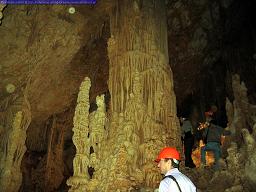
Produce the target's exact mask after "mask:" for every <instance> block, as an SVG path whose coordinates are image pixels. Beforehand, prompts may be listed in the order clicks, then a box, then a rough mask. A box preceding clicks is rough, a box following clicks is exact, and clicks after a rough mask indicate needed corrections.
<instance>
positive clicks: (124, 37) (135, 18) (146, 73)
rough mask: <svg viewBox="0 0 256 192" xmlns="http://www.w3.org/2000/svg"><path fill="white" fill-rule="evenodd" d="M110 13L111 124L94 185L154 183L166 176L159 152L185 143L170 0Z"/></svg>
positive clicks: (123, 187) (119, 187) (127, 4)
mask: <svg viewBox="0 0 256 192" xmlns="http://www.w3.org/2000/svg"><path fill="white" fill-rule="evenodd" d="M110 18H111V23H110V29H111V38H110V39H109V41H108V56H109V60H110V64H109V81H108V85H109V91H110V95H111V103H110V112H109V113H110V115H109V118H110V119H109V125H106V127H109V128H108V133H107V139H106V140H104V141H103V143H102V144H101V146H102V147H101V148H100V149H99V151H97V152H96V154H94V155H93V156H95V159H98V160H99V162H101V163H100V164H99V166H97V167H95V172H94V174H93V179H92V180H91V181H90V183H89V186H88V190H89V191H97V190H100V191H128V190H129V189H135V188H136V187H139V186H143V187H149V188H154V187H156V186H157V185H158V182H159V181H160V177H161V176H160V174H159V172H158V170H157V167H156V165H155V164H154V163H153V160H154V159H155V157H156V155H157V153H158V151H159V150H160V149H161V148H162V147H164V146H166V145H169V146H175V147H180V140H179V138H180V136H179V131H178V130H179V127H178V126H179V125H178V123H177V122H178V120H177V117H176V98H175V94H174V92H173V80H172V72H171V70H170V67H169V65H168V62H169V61H168V51H167V26H166V20H165V18H166V15H165V4H164V1H162V0H161V1H155V2H152V1H143V3H142V1H128V0H125V1H122V2H121V1H119V2H118V3H117V4H116V6H115V8H114V9H113V11H112V13H111V16H110ZM96 113H97V112H96ZM97 154H98V155H97Z"/></svg>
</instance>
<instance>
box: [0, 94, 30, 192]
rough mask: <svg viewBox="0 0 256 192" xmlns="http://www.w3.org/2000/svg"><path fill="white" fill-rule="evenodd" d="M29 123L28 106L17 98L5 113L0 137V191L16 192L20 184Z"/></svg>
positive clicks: (22, 99)
mask: <svg viewBox="0 0 256 192" xmlns="http://www.w3.org/2000/svg"><path fill="white" fill-rule="evenodd" d="M30 122H31V112H30V105H29V103H28V101H27V99H26V97H25V96H24V98H23V97H22V98H18V99H17V100H16V103H15V104H13V105H12V106H9V108H8V110H6V112H5V117H4V118H3V119H2V121H1V123H3V127H2V128H3V130H1V131H2V134H1V135H0V142H1V143H0V144H1V145H0V146H1V148H0V191H8V192H9V191H10V192H16V191H18V190H19V188H20V185H21V182H22V173H21V170H20V166H21V160H22V158H23V155H24V153H25V152H26V146H25V141H26V131H27V128H28V126H29V124H30Z"/></svg>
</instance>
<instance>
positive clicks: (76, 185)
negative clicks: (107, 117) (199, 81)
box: [67, 77, 91, 192]
mask: <svg viewBox="0 0 256 192" xmlns="http://www.w3.org/2000/svg"><path fill="white" fill-rule="evenodd" d="M90 87H91V81H90V79H89V78H88V77H86V78H85V79H84V81H83V82H82V84H81V86H80V91H79V94H78V98H77V106H76V110H75V116H74V127H73V132H74V134H73V137H72V140H73V143H74V145H75V146H76V155H75V157H74V160H73V167H74V175H73V176H72V177H70V178H69V179H68V180H67V184H68V185H69V186H71V188H70V189H69V191H70V192H73V191H74V192H79V191H86V186H87V183H88V179H89V174H88V170H87V166H88V165H89V163H90V162H89V154H90V145H89V139H88V137H87V136H88V132H89V119H88V118H89V107H90V103H89V90H90Z"/></svg>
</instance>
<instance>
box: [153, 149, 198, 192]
mask: <svg viewBox="0 0 256 192" xmlns="http://www.w3.org/2000/svg"><path fill="white" fill-rule="evenodd" d="M155 162H157V163H158V168H159V169H160V172H161V174H163V175H164V178H163V179H162V181H161V182H160V185H159V190H158V191H159V192H196V187H195V185H194V184H193V182H192V181H191V180H190V179H189V178H188V177H187V176H186V175H184V174H182V173H181V172H180V171H179V163H180V154H179V152H178V151H177V149H176V148H173V147H165V148H163V149H162V150H161V151H160V153H159V155H158V157H157V159H156V160H155Z"/></svg>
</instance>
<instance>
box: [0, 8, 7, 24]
mask: <svg viewBox="0 0 256 192" xmlns="http://www.w3.org/2000/svg"><path fill="white" fill-rule="evenodd" d="M5 6H6V5H4V4H0V25H1V23H2V18H3V13H2V11H3V9H4V7H5Z"/></svg>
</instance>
